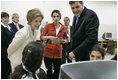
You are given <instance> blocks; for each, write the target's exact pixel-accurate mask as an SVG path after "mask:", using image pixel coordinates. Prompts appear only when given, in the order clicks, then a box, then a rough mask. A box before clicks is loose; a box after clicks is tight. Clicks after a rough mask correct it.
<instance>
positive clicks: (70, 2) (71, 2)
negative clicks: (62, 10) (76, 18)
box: [69, 1, 83, 5]
mask: <svg viewBox="0 0 118 80" xmlns="http://www.w3.org/2000/svg"><path fill="white" fill-rule="evenodd" d="M75 2H79V3H80V4H82V3H83V1H69V4H70V5H72V4H73V3H75Z"/></svg>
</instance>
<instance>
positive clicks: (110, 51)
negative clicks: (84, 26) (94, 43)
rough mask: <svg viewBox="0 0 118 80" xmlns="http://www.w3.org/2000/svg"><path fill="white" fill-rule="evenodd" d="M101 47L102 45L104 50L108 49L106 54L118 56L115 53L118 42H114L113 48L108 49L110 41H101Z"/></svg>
mask: <svg viewBox="0 0 118 80" xmlns="http://www.w3.org/2000/svg"><path fill="white" fill-rule="evenodd" d="M98 42H99V45H101V46H102V47H104V48H107V50H106V52H107V53H110V54H113V55H114V54H116V53H115V48H116V47H117V40H113V46H110V47H108V46H107V44H108V42H109V40H99V41H98Z"/></svg>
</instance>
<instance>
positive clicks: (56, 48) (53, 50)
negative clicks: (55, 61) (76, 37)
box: [40, 23, 67, 58]
mask: <svg viewBox="0 0 118 80" xmlns="http://www.w3.org/2000/svg"><path fill="white" fill-rule="evenodd" d="M60 24H61V23H60ZM48 27H49V24H47V25H46V26H45V27H44V30H43V32H42V34H41V36H40V39H41V40H42V36H45V35H46V34H47V32H48ZM48 35H49V36H56V29H55V26H54V23H51V24H50V28H49V32H48ZM57 37H58V38H60V39H61V38H62V37H63V38H64V39H65V40H67V30H66V27H65V26H64V25H62V24H61V28H60V30H59V33H58V35H57ZM44 57H48V58H62V45H55V44H48V43H47V44H46V45H45V49H44Z"/></svg>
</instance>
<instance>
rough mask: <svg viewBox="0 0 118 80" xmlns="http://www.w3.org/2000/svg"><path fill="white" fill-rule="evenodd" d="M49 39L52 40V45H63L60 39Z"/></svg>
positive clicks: (51, 37) (52, 37)
mask: <svg viewBox="0 0 118 80" xmlns="http://www.w3.org/2000/svg"><path fill="white" fill-rule="evenodd" d="M49 39H50V40H51V43H52V44H57V45H58V44H60V43H61V41H60V39H59V38H58V37H55V36H50V37H49Z"/></svg>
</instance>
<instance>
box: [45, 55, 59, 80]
mask: <svg viewBox="0 0 118 80" xmlns="http://www.w3.org/2000/svg"><path fill="white" fill-rule="evenodd" d="M44 63H45V66H46V69H47V78H48V79H58V78H59V71H60V66H61V58H60V59H54V58H53V59H52V58H47V57H44Z"/></svg>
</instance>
